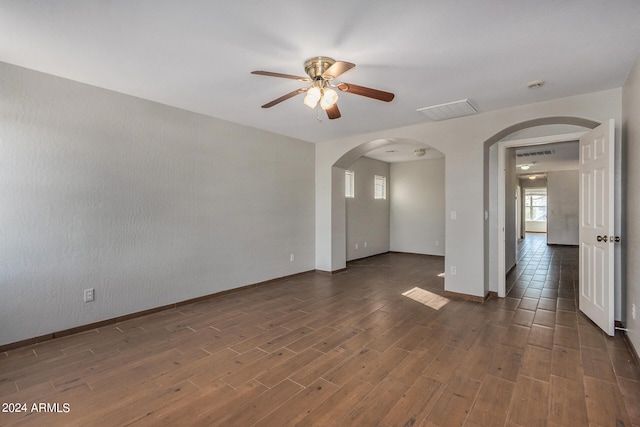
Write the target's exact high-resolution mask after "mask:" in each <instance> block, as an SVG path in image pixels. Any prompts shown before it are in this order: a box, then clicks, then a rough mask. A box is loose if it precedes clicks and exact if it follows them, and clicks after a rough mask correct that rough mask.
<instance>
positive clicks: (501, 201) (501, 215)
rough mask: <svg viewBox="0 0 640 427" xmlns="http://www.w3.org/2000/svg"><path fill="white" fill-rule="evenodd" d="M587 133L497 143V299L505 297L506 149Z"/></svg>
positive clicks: (574, 139) (576, 137)
mask: <svg viewBox="0 0 640 427" xmlns="http://www.w3.org/2000/svg"><path fill="white" fill-rule="evenodd" d="M586 133H587V131H582V132H573V133H566V134H560V135H551V136H543V137H536V138H527V139H517V140H511V141H498V212H497V213H498V229H497V233H498V236H497V243H498V251H497V257H498V259H497V264H498V271H497V274H498V277H497V280H498V297H500V298H504V297H505V296H506V275H507V271H506V265H505V258H504V257H505V254H506V248H505V207H506V201H505V196H506V195H505V183H506V170H505V161H506V152H507V148H514V147H530V146H535V145H545V144H553V143H556V142H568V141H577V140H579V139H580V137H581V136H582V135H584V134H586Z"/></svg>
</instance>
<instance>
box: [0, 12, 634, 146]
mask: <svg viewBox="0 0 640 427" xmlns="http://www.w3.org/2000/svg"><path fill="white" fill-rule="evenodd" d="M638 22H640V2H639V1H637V0H616V1H615V2H612V1H603V0H563V1H558V0H536V1H509V0H459V1H451V0H438V1H426V0H425V1H421V0H396V1H388V0H351V1H349V0H324V1H322V2H319V3H317V2H316V3H314V2H305V1H300V0H271V1H257V0H255V1H250V0H237V1H224V2H222V1H208V0H172V1H169V0H134V1H129V0H112V1H98V0H92V1H81V0H55V1H52V0H31V1H24V0H0V61H4V62H8V63H11V64H16V65H20V66H23V67H27V68H31V69H35V70H39V71H43V72H46V73H50V74H54V75H57V76H61V77H66V78H69V79H72V80H76V81H79V82H84V83H88V84H92V85H95V86H99V87H103V88H107V89H111V90H114V91H118V92H122V93H126V94H130V95H134V96H138V97H141V98H145V99H149V100H153V101H157V102H161V103H164V104H168V105H172V106H176V107H180V108H184V109H186V110H190V111H195V112H199V113H202V114H206V115H210V116H214V117H218V118H222V119H226V120H230V121H233V122H237V123H241V124H244V125H248V126H253V127H256V128H260V129H265V130H269V131H273V132H277V133H280V134H284V135H289V136H292V137H296V138H300V139H303V140H307V141H311V142H321V141H326V140H331V139H336V138H341V137H345V136H350V135H356V134H361V133H365V132H372V131H377V130H382V129H388V128H394V127H398V126H404V125H411V124H416V123H421V122H424V121H426V120H427V119H426V118H425V117H424V116H423V115H422V114H420V113H418V112H416V109H418V108H421V107H426V106H431V105H436V104H442V103H446V102H451V101H456V100H459V99H465V98H468V99H469V100H470V101H471V102H472V103H473V105H475V106H476V107H477V108H478V110H479V111H480V112H486V111H490V110H495V109H499V108H505V107H510V106H514V105H520V104H527V103H532V102H537V101H543V100H549V99H554V98H559V97H566V96H571V95H576V94H581V93H588V92H593V91H599V90H605V89H610V88H614V87H620V86H622V85H623V84H624V81H625V78H626V76H627V74H628V73H629V71H630V69H631V67H632V64H633V62H634V60H635V59H636V58H637V57H638V54H639V53H640V25H639V24H638ZM319 55H324V56H330V57H333V58H335V59H337V60H344V61H349V62H353V63H355V64H357V66H356V68H354V69H353V70H351V71H349V72H348V73H345V74H344V75H343V76H341V78H340V79H339V80H340V81H346V82H349V83H355V84H359V85H363V86H369V87H373V88H377V89H381V90H385V91H390V92H394V93H395V94H396V98H395V99H394V101H392V102H391V103H389V104H387V103H383V102H379V101H375V100H371V99H368V98H364V97H360V96H357V95H353V94H346V93H341V94H340V100H339V106H340V110H341V112H342V118H340V119H338V120H333V121H329V120H327V119H326V117H325V116H324V115H323V116H322V118H323V120H322V121H321V122H318V121H317V119H316V112H314V111H311V110H309V109H308V108H306V107H305V106H304V105H303V104H302V96H301V95H299V96H297V97H296V98H293V99H290V100H288V101H285V102H283V103H281V104H279V105H277V106H275V107H273V108H270V109H262V108H260V106H261V105H262V104H264V103H266V102H268V101H271V100H272V99H274V98H277V97H279V96H281V95H283V94H285V93H288V92H291V91H292V90H295V89H297V88H298V87H300V85H301V83H299V82H297V81H295V80H287V79H279V78H273V77H264V76H256V75H251V74H250V72H251V71H253V70H268V71H274V72H280V73H286V74H295V75H304V70H303V63H304V61H305V59H308V58H310V57H313V56H319ZM536 79H542V80H545V81H546V84H545V85H544V86H543V87H541V88H539V89H536V90H531V89H527V86H526V85H527V83H528V82H530V81H532V80H536Z"/></svg>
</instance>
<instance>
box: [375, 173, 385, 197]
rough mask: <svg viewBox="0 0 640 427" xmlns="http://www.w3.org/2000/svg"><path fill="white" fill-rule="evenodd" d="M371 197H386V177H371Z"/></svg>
mask: <svg viewBox="0 0 640 427" xmlns="http://www.w3.org/2000/svg"><path fill="white" fill-rule="evenodd" d="M373 198H374V199H386V198H387V177H386V176H379V175H374V177H373Z"/></svg>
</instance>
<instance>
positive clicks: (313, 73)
mask: <svg viewBox="0 0 640 427" xmlns="http://www.w3.org/2000/svg"><path fill="white" fill-rule="evenodd" d="M335 63H336V61H335V60H334V59H332V58H328V57H326V56H316V57H315V58H311V59H307V60H306V61H305V63H304V71H305V72H306V73H307V75H308V76H309V77H310V78H311V80H314V81H315V80H323V79H325V80H331V79H333V76H324V77H323V76H322V74H323V73H324V72H325V71H326V70H327V69H328V68H329V67H331V66H332V65H333V64H335Z"/></svg>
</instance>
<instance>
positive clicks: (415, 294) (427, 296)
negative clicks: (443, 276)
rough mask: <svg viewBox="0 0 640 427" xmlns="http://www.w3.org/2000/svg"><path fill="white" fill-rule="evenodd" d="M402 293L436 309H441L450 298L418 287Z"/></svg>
mask: <svg viewBox="0 0 640 427" xmlns="http://www.w3.org/2000/svg"><path fill="white" fill-rule="evenodd" d="M402 295H404V296H405V297H409V298H411V299H412V300H414V301H418V302H419V303H421V304H424V305H426V306H427V307H431V308H433V309H435V310H439V309H440V308H442V307H443V306H444V305H446V304H447V303H448V302H449V300H448V299H447V298H445V297H442V296H440V295H437V294H434V293H433V292H429V291H425V290H424V289H422V288H417V287H416V288H413V289H410V290H408V291H407V292H403V293H402Z"/></svg>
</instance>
